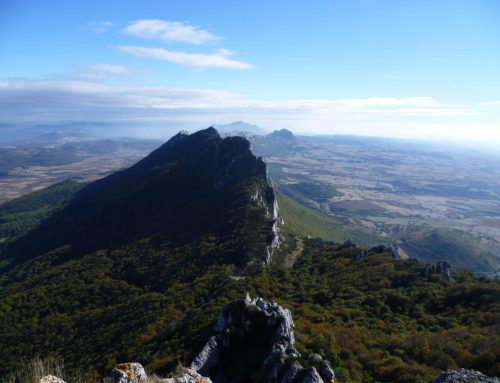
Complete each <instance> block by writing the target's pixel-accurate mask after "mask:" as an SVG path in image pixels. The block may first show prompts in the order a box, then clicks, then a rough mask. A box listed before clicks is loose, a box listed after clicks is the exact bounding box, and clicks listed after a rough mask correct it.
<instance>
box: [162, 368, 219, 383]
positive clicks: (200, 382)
mask: <svg viewBox="0 0 500 383" xmlns="http://www.w3.org/2000/svg"><path fill="white" fill-rule="evenodd" d="M162 383H212V381H211V380H210V378H206V377H204V376H201V375H200V374H198V373H197V372H196V371H195V370H193V369H191V368H185V369H184V370H183V371H182V373H181V374H178V375H176V376H174V377H172V378H167V379H162Z"/></svg>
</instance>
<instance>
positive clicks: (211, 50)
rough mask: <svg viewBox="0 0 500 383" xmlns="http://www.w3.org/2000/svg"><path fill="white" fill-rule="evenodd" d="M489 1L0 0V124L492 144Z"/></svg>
mask: <svg viewBox="0 0 500 383" xmlns="http://www.w3.org/2000/svg"><path fill="white" fill-rule="evenodd" d="M499 68H500V2H499V1H497V0H469V1H460V0H453V1H440V0H435V1H424V0H418V1H416V0H415V1H413V0H408V1H384V0H380V1H375V0H371V1H355V0H354V1H353V0H351V1H347V0H346V1H333V0H330V1H290V0H288V1H280V0H273V1H259V0H256V1H252V2H250V1H234V0H233V1H217V0H214V1H210V2H208V1H190V0H183V1H176V0H162V1H152V0H141V1H126V2H125V1H103V0H101V1H93V0H90V1H85V2H70V1H44V0H37V1H26V0H16V1H8V0H0V107H1V109H0V123H4V124H37V123H57V122H60V121H93V122H108V123H110V124H114V125H117V126H123V127H124V128H130V129H135V131H136V132H137V134H143V135H148V134H156V135H162V134H165V132H167V131H169V132H170V130H171V129H180V128H191V129H193V128H195V127H202V126H207V125H211V124H219V123H224V122H230V121H232V120H247V121H249V122H252V123H257V124H260V125H262V126H264V127H265V128H267V129H275V128H282V127H286V128H291V129H292V130H294V131H297V132H302V133H310V134H314V133H318V134H338V133H342V134H362V135H375V136H391V137H405V138H408V137H410V138H436V139H446V140H477V141H485V142H490V143H491V142H499V143H500V70H499Z"/></svg>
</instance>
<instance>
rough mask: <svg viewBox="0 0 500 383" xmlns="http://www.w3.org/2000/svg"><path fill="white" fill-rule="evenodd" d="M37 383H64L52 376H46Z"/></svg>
mask: <svg viewBox="0 0 500 383" xmlns="http://www.w3.org/2000/svg"><path fill="white" fill-rule="evenodd" d="M39 383H66V382H65V381H64V380H62V379H61V378H58V377H57V376H54V375H46V376H44V377H42V378H41V379H40V380H39Z"/></svg>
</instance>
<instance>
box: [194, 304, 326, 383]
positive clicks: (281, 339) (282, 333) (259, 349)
mask: <svg viewBox="0 0 500 383" xmlns="http://www.w3.org/2000/svg"><path fill="white" fill-rule="evenodd" d="M300 357H301V355H300V353H299V352H298V351H297V350H296V349H295V336H294V331H293V320H292V314H291V313H290V311H289V310H287V309H284V308H282V307H281V306H279V305H278V304H277V303H275V302H273V301H265V300H263V299H261V298H257V299H251V298H250V297H249V296H248V295H247V296H246V298H245V299H242V300H238V301H236V302H233V303H231V304H228V305H226V306H224V308H223V309H222V310H221V312H220V314H219V316H218V318H217V322H216V325H215V328H214V333H213V335H212V337H211V338H210V339H209V340H208V342H207V343H206V345H205V347H204V348H203V349H202V350H201V352H200V353H199V354H198V355H197V356H196V357H195V358H194V360H193V362H192V363H191V366H190V368H191V369H193V370H196V371H197V372H198V373H200V374H201V375H204V376H207V377H209V378H210V379H211V380H212V381H213V382H215V383H229V382H232V383H238V382H270V383H271V382H272V383H274V382H276V383H278V382H281V383H292V382H296V383H301V382H304V383H305V382H334V380H335V374H334V372H333V370H332V368H331V366H330V363H329V362H328V361H326V360H323V359H322V358H321V357H320V356H319V355H316V354H311V355H309V357H308V362H309V364H310V365H311V367H310V368H304V367H303V366H302V365H301V364H300V363H299V361H298V359H299V358H300Z"/></svg>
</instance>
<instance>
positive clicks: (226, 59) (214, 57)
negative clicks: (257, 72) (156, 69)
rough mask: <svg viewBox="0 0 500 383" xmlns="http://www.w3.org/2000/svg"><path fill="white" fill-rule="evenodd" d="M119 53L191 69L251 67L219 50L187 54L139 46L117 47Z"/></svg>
mask: <svg viewBox="0 0 500 383" xmlns="http://www.w3.org/2000/svg"><path fill="white" fill-rule="evenodd" d="M118 49H119V50H120V51H121V52H124V53H128V54H131V55H134V56H140V57H151V58H156V59H160V60H165V61H170V62H173V63H175V64H180V65H185V66H190V67H193V68H229V69H251V68H252V65H251V64H248V63H246V62H243V61H238V60H233V59H231V58H230V55H231V52H230V51H228V50H222V51H221V50H219V51H217V53H187V52H179V51H170V50H166V49H163V48H148V47H141V46H129V45H127V46H119V47H118Z"/></svg>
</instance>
